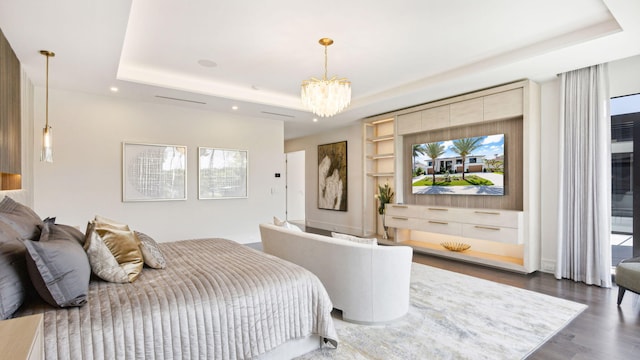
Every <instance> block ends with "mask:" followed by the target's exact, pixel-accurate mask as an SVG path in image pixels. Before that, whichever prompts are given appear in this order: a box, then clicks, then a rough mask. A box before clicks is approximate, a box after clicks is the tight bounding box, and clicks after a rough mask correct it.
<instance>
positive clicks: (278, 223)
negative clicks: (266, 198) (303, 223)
mask: <svg viewBox="0 0 640 360" xmlns="http://www.w3.org/2000/svg"><path fill="white" fill-rule="evenodd" d="M273 224H274V225H276V226H280V227H283V228H285V229H289V230H293V231H300V232H302V229H300V228H299V227H297V226H295V225H293V224H292V223H290V222H288V221H285V220H280V219H279V218H278V217H277V216H274V217H273Z"/></svg>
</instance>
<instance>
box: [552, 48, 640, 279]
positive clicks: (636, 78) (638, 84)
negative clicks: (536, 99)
mask: <svg viewBox="0 0 640 360" xmlns="http://www.w3.org/2000/svg"><path fill="white" fill-rule="evenodd" d="M609 91H610V95H611V97H615V96H621V95H629V94H635V93H640V56H635V57H631V58H627V59H622V60H618V61H613V62H611V63H609ZM541 103H542V104H541V121H542V122H541V133H542V139H541V148H542V153H541V154H540V155H541V159H542V171H543V174H542V181H541V195H540V204H541V214H542V215H541V232H540V233H541V237H542V244H541V245H542V249H541V262H542V264H541V266H542V270H543V271H549V272H553V270H554V269H555V264H556V256H557V253H558V251H557V243H558V241H557V239H558V236H557V231H558V184H557V181H556V179H555V177H554V174H557V173H558V172H559V171H560V168H559V162H558V150H559V149H558V142H559V138H558V130H559V119H560V81H559V80H558V79H554V80H551V81H548V82H545V83H542V84H541Z"/></svg>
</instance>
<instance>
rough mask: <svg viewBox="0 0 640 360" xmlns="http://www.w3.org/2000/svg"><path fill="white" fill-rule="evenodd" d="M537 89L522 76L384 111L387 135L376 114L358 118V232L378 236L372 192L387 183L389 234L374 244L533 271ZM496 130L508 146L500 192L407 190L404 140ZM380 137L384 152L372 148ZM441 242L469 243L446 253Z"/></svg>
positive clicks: (536, 251) (407, 143) (536, 252)
mask: <svg viewBox="0 0 640 360" xmlns="http://www.w3.org/2000/svg"><path fill="white" fill-rule="evenodd" d="M539 94H540V92H539V88H538V85H537V84H535V83H534V82H532V81H529V80H522V81H518V82H514V83H510V84H505V85H500V86H496V87H494V88H489V89H483V90H480V91H477V92H474V93H467V94H464V95H460V96H455V97H451V98H446V99H442V100H437V101H433V102H430V103H426V104H422V105H418V106H415V107H413V108H407V109H403V110H399V111H396V112H394V113H390V114H387V115H386V118H388V119H389V120H388V121H389V122H391V121H392V120H393V119H392V118H395V121H394V122H393V124H394V126H393V129H394V130H393V136H392V140H387V138H388V137H389V135H390V134H391V133H390V132H384V131H381V130H382V129H381V126H380V125H379V124H375V123H374V122H375V121H379V120H382V119H383V118H379V119H368V120H365V122H364V129H365V130H364V133H365V134H364V139H365V151H364V153H365V161H364V162H365V172H364V173H365V174H367V175H368V176H366V180H365V186H364V188H365V201H364V204H365V208H364V210H365V221H364V223H365V231H364V233H365V235H368V234H372V233H374V232H375V233H377V234H380V233H381V230H380V226H379V225H378V223H381V221H380V220H377V219H376V222H375V224H376V226H377V227H374V226H372V220H371V219H374V218H375V217H378V216H376V215H373V216H372V215H371V213H374V214H377V211H376V209H377V202H376V201H375V198H374V197H373V194H375V192H376V189H377V185H378V184H380V183H383V182H385V181H389V183H390V184H393V187H394V191H395V192H396V198H395V204H388V205H387V210H386V211H385V212H386V217H385V223H386V225H387V226H389V227H390V228H391V231H390V234H392V238H391V239H389V240H382V239H380V236H378V242H379V243H381V244H387V245H408V246H411V247H413V248H414V250H415V251H419V252H424V253H428V254H432V255H437V256H442V257H447V258H451V259H453V260H459V261H467V262H474V263H478V264H483V265H487V266H492V267H497V268H502V269H506V270H511V271H517V272H522V273H530V272H533V271H536V270H538V269H539V268H540V201H539V193H540V173H541V171H540V169H541V164H540V136H541V135H540V95H539ZM387 131H388V130H387ZM500 133H503V134H505V146H507V145H508V149H509V150H508V151H507V152H506V153H505V155H504V156H505V167H508V168H506V172H505V174H506V175H505V194H504V195H503V196H477V195H476V196H471V195H429V194H426V195H418V194H412V191H411V179H412V171H411V169H412V159H411V155H410V154H411V144H416V143H425V142H429V141H445V140H448V139H455V138H460V137H469V136H482V135H491V134H500ZM376 140H378V141H376ZM386 142H389V144H388V145H387V146H388V147H387V148H388V149H390V150H388V151H387V150H386V149H382V148H381V147H379V146H377V144H379V143H386ZM507 143H508V144H507ZM505 151H506V150H505ZM389 155H390V156H389ZM386 162H392V163H393V164H391V165H386ZM383 163H384V164H385V165H382V164H383ZM392 172H393V174H392ZM374 228H375V229H376V231H369V232H368V231H366V230H370V229H374ZM444 241H457V242H465V243H468V244H470V245H471V248H470V249H469V250H466V251H463V252H453V251H450V250H446V249H445V248H444V247H443V246H441V245H440V244H441V243H442V242H444Z"/></svg>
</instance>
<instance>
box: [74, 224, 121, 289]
mask: <svg viewBox="0 0 640 360" xmlns="http://www.w3.org/2000/svg"><path fill="white" fill-rule="evenodd" d="M94 230H95V223H94V222H93V221H90V222H89V224H88V225H87V231H86V237H85V240H84V250H85V251H86V252H87V257H88V258H89V264H90V265H91V270H92V271H93V273H94V274H96V275H97V276H98V277H99V278H101V279H102V280H105V281H109V282H115V283H127V282H129V275H128V274H127V272H126V271H125V270H124V268H122V267H121V266H120V264H118V261H117V260H116V258H115V257H113V254H111V251H109V248H108V247H107V245H105V243H104V242H102V238H100V235H98V233H97V232H95V231H94Z"/></svg>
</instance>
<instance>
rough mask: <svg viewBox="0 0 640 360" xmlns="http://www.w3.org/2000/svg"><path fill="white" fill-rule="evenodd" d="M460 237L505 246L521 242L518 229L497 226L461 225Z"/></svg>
mask: <svg viewBox="0 0 640 360" xmlns="http://www.w3.org/2000/svg"><path fill="white" fill-rule="evenodd" d="M462 236H464V237H468V238H473V239H482V240H489V241H496V242H501V243H506V244H520V243H521V242H522V239H521V237H520V236H519V231H518V229H514V228H505V227H499V226H489V225H474V224H463V225H462Z"/></svg>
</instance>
